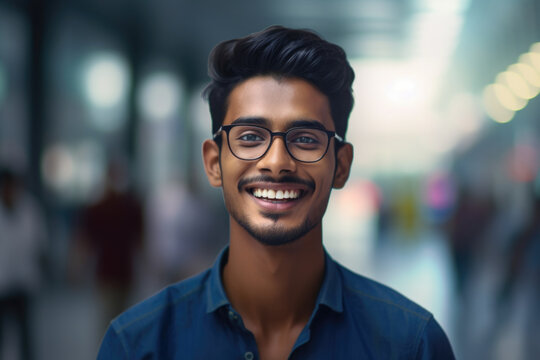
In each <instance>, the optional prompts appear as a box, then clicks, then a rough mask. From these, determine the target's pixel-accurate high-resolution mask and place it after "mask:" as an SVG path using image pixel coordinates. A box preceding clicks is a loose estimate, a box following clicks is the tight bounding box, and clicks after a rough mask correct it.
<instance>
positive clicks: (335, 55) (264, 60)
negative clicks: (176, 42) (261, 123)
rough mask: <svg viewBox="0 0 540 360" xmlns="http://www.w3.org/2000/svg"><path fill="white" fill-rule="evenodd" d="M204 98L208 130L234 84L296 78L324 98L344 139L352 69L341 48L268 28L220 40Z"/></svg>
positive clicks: (306, 33)
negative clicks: (262, 78)
mask: <svg viewBox="0 0 540 360" xmlns="http://www.w3.org/2000/svg"><path fill="white" fill-rule="evenodd" d="M208 75H209V76H210V78H211V82H210V84H209V85H208V86H207V87H206V88H205V90H204V92H203V95H204V96H205V97H206V98H207V99H208V102H209V106H210V114H211V116H212V133H215V132H216V131H217V130H218V129H219V127H220V126H221V125H222V123H223V119H224V118H225V114H226V112H227V106H228V98H229V94H230V93H231V91H232V90H233V89H234V87H235V86H237V85H238V84H239V83H241V82H243V81H245V80H247V79H249V78H252V77H254V76H257V75H271V76H276V77H285V78H300V79H303V80H306V81H307V82H309V83H310V84H312V85H314V86H315V87H316V88H317V89H319V91H321V92H322V93H323V94H324V95H326V96H327V97H328V100H329V104H330V111H331V115H332V119H333V120H334V125H335V128H336V133H337V134H338V135H340V136H341V137H342V138H345V133H346V131H347V123H348V120H349V115H350V113H351V110H352V107H353V103H354V100H353V96H352V82H353V80H354V71H353V69H352V68H351V66H350V64H349V62H348V61H347V57H346V54H345V51H344V50H343V49H342V48H341V47H339V46H338V45H335V44H333V43H330V42H328V41H326V40H324V39H322V38H321V37H320V36H319V35H317V34H316V33H314V32H313V31H310V30H299V29H289V28H285V27H283V26H271V27H268V28H266V29H264V30H262V31H260V32H257V33H254V34H251V35H248V36H246V37H244V38H240V39H233V40H228V41H224V42H222V43H220V44H218V45H217V46H216V47H215V48H214V49H213V50H212V52H211V53H210V57H209V61H208Z"/></svg>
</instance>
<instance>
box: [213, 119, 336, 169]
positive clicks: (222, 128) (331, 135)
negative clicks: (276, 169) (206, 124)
mask: <svg viewBox="0 0 540 360" xmlns="http://www.w3.org/2000/svg"><path fill="white" fill-rule="evenodd" d="M238 126H250V127H256V128H259V129H263V130H266V131H268V132H269V133H270V142H269V143H268V147H267V148H266V150H265V151H264V152H263V153H262V155H260V156H258V157H256V158H253V159H243V158H241V157H239V156H238V155H236V154H235V153H234V151H233V150H232V148H231V142H230V141H229V133H230V131H231V129H232V128H234V127H238ZM298 129H309V130H313V129H314V130H318V131H322V132H324V133H325V134H326V135H327V136H328V143H327V144H326V149H325V150H324V153H323V154H322V155H321V157H320V158H318V159H317V160H311V161H305V160H300V159H297V158H296V156H294V155H293V154H292V153H291V151H290V150H289V145H288V144H287V135H288V134H289V132H291V131H294V130H298ZM221 131H225V133H226V134H227V145H228V146H229V150H230V151H231V154H233V155H234V157H236V158H237V159H240V160H244V161H254V160H259V159H260V158H262V157H264V155H266V153H267V152H268V150H270V148H271V147H272V143H273V142H274V137H275V136H281V137H283V140H284V143H285V149H287V153H288V154H289V155H290V156H291V157H292V158H293V159H294V160H296V161H299V162H303V163H316V162H317V161H321V159H322V158H323V157H325V156H326V153H327V152H328V148H329V147H330V140H331V139H332V138H335V139H336V140H337V141H339V142H341V143H344V142H345V141H344V140H343V138H342V137H341V136H339V135H338V134H336V132H335V131H330V130H326V129H320V128H311V127H293V128H290V129H289V130H287V131H285V132H282V131H276V132H274V131H272V130H270V129H268V128H265V127H264V126H259V125H251V124H232V125H221V126H220V127H219V129H218V130H217V131H216V132H215V133H214V134H213V138H214V140H215V139H216V138H217V137H218V136H219V134H220V133H221Z"/></svg>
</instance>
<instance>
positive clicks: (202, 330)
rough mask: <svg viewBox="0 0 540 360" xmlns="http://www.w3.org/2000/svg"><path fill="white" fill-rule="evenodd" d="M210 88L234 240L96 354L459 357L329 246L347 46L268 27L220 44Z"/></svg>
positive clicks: (426, 318)
mask: <svg viewBox="0 0 540 360" xmlns="http://www.w3.org/2000/svg"><path fill="white" fill-rule="evenodd" d="M209 74H210V76H211V78H212V82H211V84H210V85H209V86H208V88H207V89H206V92H205V93H206V95H207V97H208V99H209V103H210V112H211V115H212V122H213V131H214V136H213V139H212V140H207V141H205V142H204V144H203V158H204V165H205V169H206V173H207V176H208V179H209V182H210V184H211V185H212V186H216V187H221V188H222V189H223V196H224V200H225V204H226V207H227V210H228V212H229V214H230V234H229V237H230V244H229V246H228V248H226V249H225V250H224V251H223V252H222V253H221V254H220V256H219V257H218V259H217V261H216V263H215V265H214V267H213V268H212V269H209V270H207V271H205V272H203V273H202V274H200V275H198V276H195V277H193V278H191V279H188V280H185V281H182V282H180V283H178V284H176V285H172V286H171V287H169V288H167V289H165V290H163V291H161V292H160V293H159V294H157V295H155V296H153V297H152V298H150V299H149V300H146V301H145V302H143V303H142V304H140V305H138V306H135V307H134V308H132V309H130V310H128V311H127V312H126V313H124V314H123V315H121V316H120V317H118V318H116V319H115V320H114V321H113V322H112V324H111V326H110V328H109V330H108V332H107V333H106V335H105V338H104V339H103V343H102V346H101V350H100V354H99V357H98V358H99V359H142V358H145V359H248V360H249V359H355V358H362V359H434V358H436V359H453V354H452V350H451V347H450V345H449V343H448V340H447V338H446V336H445V335H444V333H443V331H442V330H441V328H440V326H439V325H438V324H437V322H436V321H435V320H434V319H433V316H432V315H431V314H430V313H429V312H427V311H426V310H424V309H422V308H420V307H419V306H418V305H415V304H414V303H412V302H411V301H409V300H407V299H405V298H404V297H403V296H401V295H399V294H398V293H396V292H394V291H393V290H390V289H389V288H387V287H385V286H383V285H380V284H378V283H376V282H373V281H371V280H368V279H366V278H364V277H361V276H359V275H356V274H353V273H352V272H350V271H348V270H346V269H345V268H343V267H342V266H340V265H339V264H337V263H336V262H334V261H333V260H332V259H331V258H330V257H329V255H328V254H327V253H326V252H325V249H324V247H323V244H322V225H321V221H322V217H323V214H324V212H325V210H326V206H327V204H328V199H329V196H330V192H331V189H332V188H341V187H343V186H344V185H345V182H346V180H347V178H348V176H349V170H350V166H351V162H352V157H353V148H352V146H351V144H349V143H346V142H345V141H344V137H345V132H346V128H347V121H348V117H349V114H350V111H351V109H352V104H353V98H352V90H351V85H352V81H353V79H354V73H353V71H352V69H351V67H350V65H349V63H348V62H347V59H346V57H345V53H344V52H343V50H342V49H341V48H340V47H338V46H336V45H334V44H331V43H329V42H326V41H324V40H322V39H321V38H320V37H319V36H317V35H315V34H313V33H311V32H308V31H301V30H292V29H287V28H283V27H277V26H275V27H270V28H268V29H266V30H264V31H262V32H259V33H255V34H252V35H250V36H247V37H245V38H242V39H237V40H231V41H226V42H224V43H221V44H219V45H218V46H217V47H216V48H215V49H214V50H213V52H212V54H211V56H210V67H209Z"/></svg>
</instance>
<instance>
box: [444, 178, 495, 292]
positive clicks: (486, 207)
mask: <svg viewBox="0 0 540 360" xmlns="http://www.w3.org/2000/svg"><path fill="white" fill-rule="evenodd" d="M495 213H496V209H495V206H494V202H493V199H491V197H489V196H487V195H478V194H475V193H474V192H473V191H470V190H469V189H467V188H466V187H465V186H461V187H460V188H459V189H458V195H457V199H456V205H455V209H454V210H453V213H452V215H451V217H450V219H449V222H448V224H447V232H448V241H449V245H450V251H451V255H452V262H453V267H454V276H455V283H456V293H457V294H458V296H463V295H464V292H465V291H466V290H467V286H468V284H469V280H470V278H471V272H472V268H473V265H474V262H475V261H477V260H478V258H479V253H480V252H481V249H482V246H483V243H484V239H485V237H486V236H487V234H488V232H489V229H490V226H491V225H492V221H493V218H494V215H495Z"/></svg>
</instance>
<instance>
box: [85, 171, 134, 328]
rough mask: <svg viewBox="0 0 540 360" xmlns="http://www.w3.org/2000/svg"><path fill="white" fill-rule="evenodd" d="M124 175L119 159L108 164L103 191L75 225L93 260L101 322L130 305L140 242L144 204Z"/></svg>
mask: <svg viewBox="0 0 540 360" xmlns="http://www.w3.org/2000/svg"><path fill="white" fill-rule="evenodd" d="M125 175H126V174H125V169H124V168H123V167H122V166H121V165H120V164H119V163H111V164H110V165H109V168H108V170H107V174H106V179H105V185H104V191H103V195H102V196H101V197H100V198H99V199H98V201H97V202H95V203H93V204H91V205H90V206H89V207H88V208H86V209H84V211H83V212H82V216H81V220H80V225H79V229H78V230H79V233H78V236H79V239H78V245H77V246H78V248H79V249H83V253H84V254H85V257H86V258H87V260H88V258H90V257H92V258H93V259H94V261H95V266H96V276H97V278H96V280H97V283H98V287H99V292H100V298H101V303H102V307H103V308H102V312H103V316H104V317H103V319H102V322H103V324H102V325H103V326H106V324H108V322H109V321H110V320H111V319H112V318H114V317H115V316H116V315H118V314H119V313H120V312H122V311H123V310H125V309H126V308H127V306H128V305H129V297H130V295H131V291H132V288H133V284H134V259H135V257H136V255H137V253H138V252H139V251H140V250H141V248H142V243H143V239H142V238H143V233H144V217H143V207H142V205H141V203H140V201H139V199H138V198H137V196H135V194H134V193H133V192H132V191H129V190H128V187H127V185H126V176H125Z"/></svg>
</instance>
